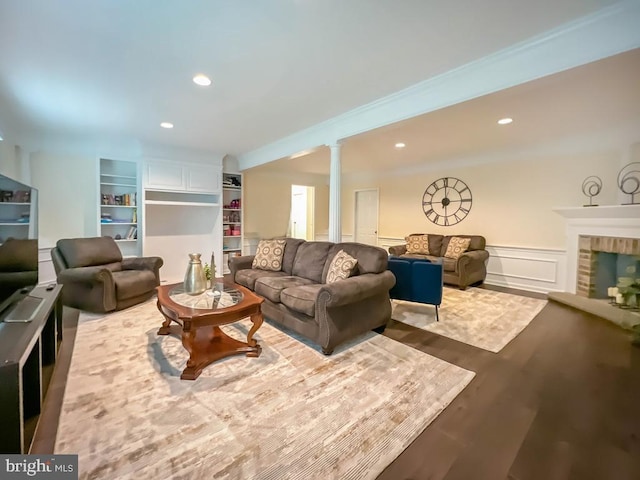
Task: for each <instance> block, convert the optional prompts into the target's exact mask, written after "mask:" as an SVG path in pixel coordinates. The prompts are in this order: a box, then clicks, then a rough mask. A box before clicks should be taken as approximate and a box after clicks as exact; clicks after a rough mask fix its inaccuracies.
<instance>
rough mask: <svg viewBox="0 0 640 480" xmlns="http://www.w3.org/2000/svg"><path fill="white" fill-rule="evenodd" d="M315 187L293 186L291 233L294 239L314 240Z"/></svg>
mask: <svg viewBox="0 0 640 480" xmlns="http://www.w3.org/2000/svg"><path fill="white" fill-rule="evenodd" d="M314 198H315V187H310V186H307V185H291V219H290V224H289V231H290V232H291V236H292V237H293V238H301V239H303V240H313V239H314V238H315V231H314V224H313V223H314V222H313V218H314V211H315V207H314Z"/></svg>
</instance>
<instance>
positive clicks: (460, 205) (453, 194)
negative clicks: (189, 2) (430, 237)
mask: <svg viewBox="0 0 640 480" xmlns="http://www.w3.org/2000/svg"><path fill="white" fill-rule="evenodd" d="M472 201H473V197H472V196H471V190H470V189H469V187H468V186H467V184H466V183H464V182H463V181H462V180H460V179H458V178H454V177H443V178H439V179H438V180H436V181H435V182H433V183H432V184H431V185H429V186H428V187H427V189H426V190H425V191H424V195H423V196H422V209H423V210H424V214H425V215H426V216H427V218H428V219H429V220H430V221H431V222H433V223H435V224H436V225H441V226H443V227H448V226H450V225H455V224H456V223H460V222H461V221H462V220H464V219H465V217H466V216H467V215H469V211H470V210H471V204H472Z"/></svg>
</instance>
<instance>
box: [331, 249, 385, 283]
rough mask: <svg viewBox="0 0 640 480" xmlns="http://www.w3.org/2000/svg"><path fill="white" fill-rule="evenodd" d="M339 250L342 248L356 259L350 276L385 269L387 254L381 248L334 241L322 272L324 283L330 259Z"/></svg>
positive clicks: (378, 271)
mask: <svg viewBox="0 0 640 480" xmlns="http://www.w3.org/2000/svg"><path fill="white" fill-rule="evenodd" d="M340 250H344V251H345V252H346V253H348V254H349V255H351V256H352V257H353V258H355V259H356V260H358V264H357V265H356V268H355V271H354V272H353V274H352V275H351V276H354V275H363V274H365V273H380V272H384V271H385V270H386V269H387V264H388V262H389V255H388V254H387V252H386V251H385V250H384V249H383V248H380V247H376V246H373V245H365V244H364V243H356V242H342V243H336V244H335V245H334V246H333V247H331V250H329V253H328V254H327V261H326V263H325V266H324V271H323V272H322V282H325V283H326V281H327V280H326V279H327V273H328V272H329V265H331V260H333V257H334V256H335V255H336V254H337V253H338V252H339V251H340Z"/></svg>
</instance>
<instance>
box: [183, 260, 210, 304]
mask: <svg viewBox="0 0 640 480" xmlns="http://www.w3.org/2000/svg"><path fill="white" fill-rule="evenodd" d="M189 259H190V260H189V266H188V267H187V273H185V275H184V292H185V293H188V294H189V295H199V294H201V293H202V292H204V291H205V290H206V289H207V277H206V276H205V274H204V268H203V267H202V261H201V260H200V254H199V253H190V254H189Z"/></svg>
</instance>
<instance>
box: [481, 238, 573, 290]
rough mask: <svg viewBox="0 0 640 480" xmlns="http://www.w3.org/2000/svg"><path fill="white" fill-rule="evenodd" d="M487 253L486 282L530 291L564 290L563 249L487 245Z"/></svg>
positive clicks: (565, 270)
mask: <svg viewBox="0 0 640 480" xmlns="http://www.w3.org/2000/svg"><path fill="white" fill-rule="evenodd" d="M487 251H488V252H489V261H488V262H487V279H486V283H488V284H490V285H499V286H502V287H510V288H517V289H519V290H527V291H531V292H541V293H548V292H561V291H564V285H565V278H566V273H567V261H566V252H565V251H564V250H552V249H542V248H523V247H506V246H497V245H487Z"/></svg>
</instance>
